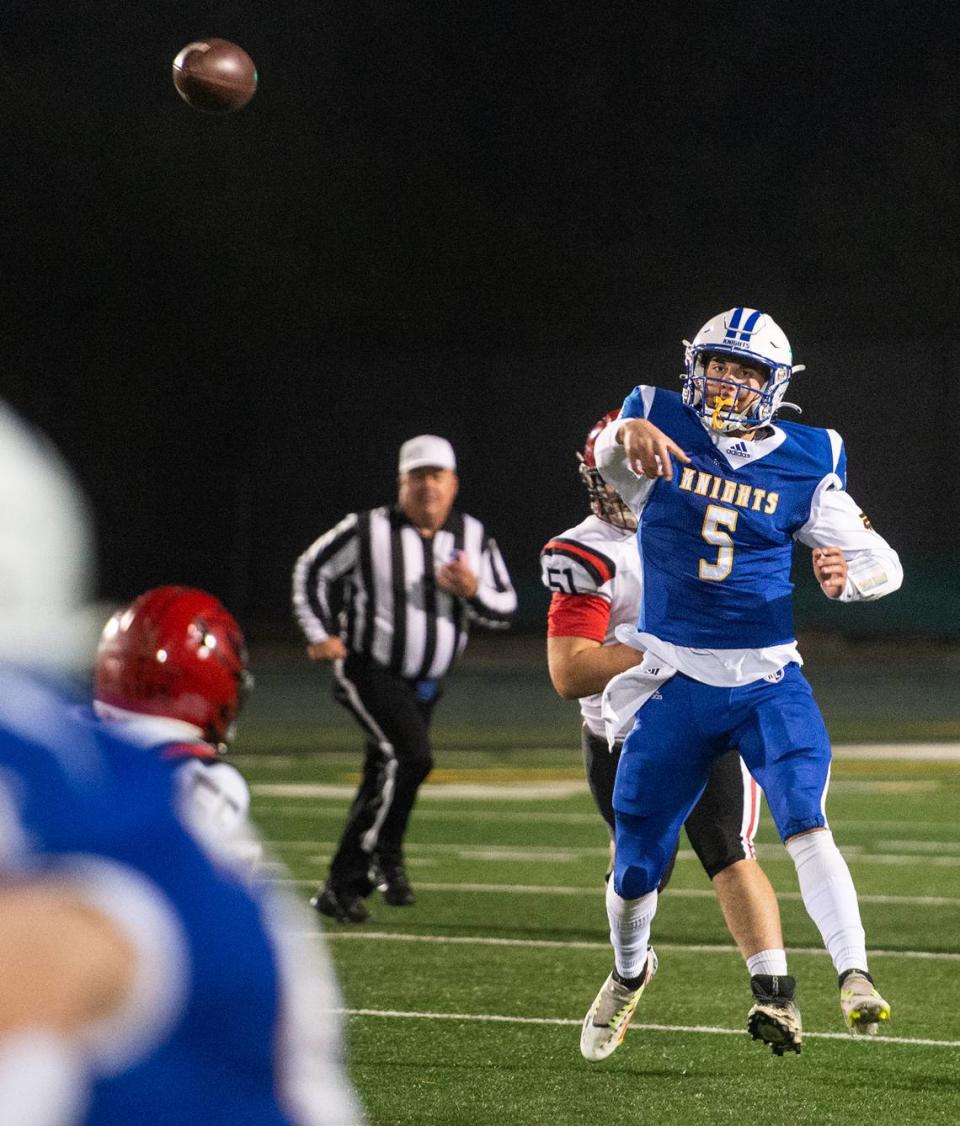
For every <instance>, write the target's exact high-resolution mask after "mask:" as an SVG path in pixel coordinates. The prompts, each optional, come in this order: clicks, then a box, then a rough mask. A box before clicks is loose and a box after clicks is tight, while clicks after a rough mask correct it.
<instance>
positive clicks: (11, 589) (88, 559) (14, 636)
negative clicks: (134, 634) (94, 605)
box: [0, 402, 96, 669]
mask: <svg viewBox="0 0 960 1126" xmlns="http://www.w3.org/2000/svg"><path fill="white" fill-rule="evenodd" d="M92 558H93V537H92V533H91V520H90V517H89V513H88V509H87V505H86V503H85V501H84V499H83V496H82V495H81V493H80V490H79V488H78V486H77V484H76V482H75V480H74V478H73V476H72V474H71V473H70V471H69V469H68V468H67V467H66V465H65V464H64V462H63V461H62V459H61V458H60V456H59V454H57V452H56V450H55V449H54V448H53V446H52V445H51V444H50V443H49V442H48V441H47V439H46V438H45V437H44V436H43V435H42V434H40V433H39V432H38V431H36V430H34V429H33V428H32V427H30V426H28V425H27V424H26V423H25V422H23V421H22V420H21V419H20V418H18V417H17V415H16V414H14V412H13V411H12V410H11V409H10V408H9V407H8V406H7V405H6V404H5V403H3V402H0V660H2V661H7V662H10V663H14V664H18V665H21V666H31V667H34V668H61V669H65V668H68V667H70V666H75V667H78V668H79V667H80V666H81V665H83V664H84V663H87V664H89V662H90V659H91V656H92V653H93V646H94V644H95V642H96V615H95V614H94V613H93V612H92V610H91V608H90V606H89V594H90V584H91V581H92V577H93V565H92Z"/></svg>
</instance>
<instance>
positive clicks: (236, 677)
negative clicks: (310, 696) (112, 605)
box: [94, 586, 252, 745]
mask: <svg viewBox="0 0 960 1126" xmlns="http://www.w3.org/2000/svg"><path fill="white" fill-rule="evenodd" d="M251 684H252V678H251V676H250V673H249V672H248V670H247V646H246V642H245V641H244V637H243V632H242V631H241V629H240V627H239V626H238V625H237V623H236V621H235V620H234V618H233V616H232V615H231V614H230V613H229V612H228V611H227V610H226V609H225V608H224V607H223V606H222V605H221V603H220V602H219V601H218V600H217V599H216V598H214V597H213V595H212V594H207V593H206V591H203V590H196V589H194V588H193V587H184V586H159V587H156V588H155V589H154V590H148V591H147V592H146V593H145V594H141V595H140V597H139V598H136V599H134V601H133V602H131V603H130V605H129V606H125V607H123V608H122V609H120V610H118V611H117V612H116V613H115V614H114V615H113V617H112V618H111V619H110V620H109V621H108V622H107V624H106V625H105V626H104V628H103V633H102V635H101V638H100V644H99V646H98V648H97V662H96V670H95V673H94V696H95V697H96V699H97V700H99V701H101V702H102V703H104V704H109V705H111V706H112V707H115V708H123V709H125V710H126V711H130V712H142V713H143V714H145V715H156V716H168V717H169V718H171V719H179V720H183V721H185V722H186V723H192V724H193V725H194V726H195V727H199V728H200V730H201V731H202V733H203V737H204V739H206V740H207V741H208V742H210V743H215V744H220V745H225V744H226V743H228V742H229V740H230V738H231V737H232V734H233V725H234V722H235V720H236V718H237V714H238V712H239V711H240V708H241V707H242V705H243V701H244V699H245V697H246V693H247V691H248V689H249V688H250V685H251Z"/></svg>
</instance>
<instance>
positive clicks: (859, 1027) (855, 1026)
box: [840, 970, 890, 1036]
mask: <svg viewBox="0 0 960 1126" xmlns="http://www.w3.org/2000/svg"><path fill="white" fill-rule="evenodd" d="M840 1011H841V1012H842V1013H843V1019H844V1023H845V1024H846V1026H847V1028H849V1029H850V1033H851V1035H853V1036H876V1034H877V1032H878V1031H879V1029H880V1022H881V1021H885V1020H889V1019H890V1003H889V1002H888V1001H884V999H883V998H882V997H881V996H880V994H879V993H878V992H877V990H876V989H875V988H874V984H873V978H872V977H871V976H870V975H869V974H868V973H867V972H866V970H847V971H846V973H844V974H841V975H840Z"/></svg>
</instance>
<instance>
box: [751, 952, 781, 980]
mask: <svg viewBox="0 0 960 1126" xmlns="http://www.w3.org/2000/svg"><path fill="white" fill-rule="evenodd" d="M747 971H748V973H749V974H750V976H751V977H754V976H755V975H756V974H770V975H771V977H786V976H787V952H786V950H761V951H759V953H757V954H751V955H750V957H749V958H748V959H747Z"/></svg>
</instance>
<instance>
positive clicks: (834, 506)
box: [796, 474, 903, 602]
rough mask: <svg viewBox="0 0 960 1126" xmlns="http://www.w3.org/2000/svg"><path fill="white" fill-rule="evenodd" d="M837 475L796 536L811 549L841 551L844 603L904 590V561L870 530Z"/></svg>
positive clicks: (821, 490)
mask: <svg viewBox="0 0 960 1126" xmlns="http://www.w3.org/2000/svg"><path fill="white" fill-rule="evenodd" d="M838 486H839V479H838V478H837V477H835V476H833V474H830V475H829V476H827V477H825V478H824V479H823V481H822V482H821V483H820V485H819V487H818V488H817V491H816V493H815V494H814V498H813V504H812V505H811V507H810V518H809V519H808V520H807V522H806V524H804V525H803V527H802V528H801V529H800V530H799V531H798V532H797V533H796V539H798V540H799V541H800V543H803V544H806V545H807V547H839V548H840V549H841V550H842V551H843V554H844V557H845V558H846V560H847V585H846V586H845V587H844V589H843V593H842V594H841V595H840V599H839V600H840V601H841V602H872V601H873V600H874V599H877V598H883V596H884V595H885V594H892V593H893V592H894V591H895V590H899V589H900V585H901V584H902V582H903V567H902V566H901V565H900V557H899V556H898V555H897V553H896V552H895V551H894V550H893V548H892V547H891V546H890V545H889V544H888V543H887V541H886V540H885V539H884V538H883V536H881V535H879V534H878V533H877V532H875V531H874V530H873V528H872V527H871V526H870V521H869V520H867V518H866V516H864V514H863V513H862V512H861V511H860V506H859V505H858V504H857V502H856V501H855V500H854V499H853V497H851V496H850V494H849V493H847V492H844V491H843V490H842V489H840V488H839V487H838Z"/></svg>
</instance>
